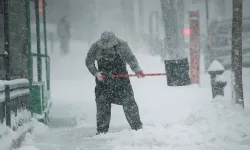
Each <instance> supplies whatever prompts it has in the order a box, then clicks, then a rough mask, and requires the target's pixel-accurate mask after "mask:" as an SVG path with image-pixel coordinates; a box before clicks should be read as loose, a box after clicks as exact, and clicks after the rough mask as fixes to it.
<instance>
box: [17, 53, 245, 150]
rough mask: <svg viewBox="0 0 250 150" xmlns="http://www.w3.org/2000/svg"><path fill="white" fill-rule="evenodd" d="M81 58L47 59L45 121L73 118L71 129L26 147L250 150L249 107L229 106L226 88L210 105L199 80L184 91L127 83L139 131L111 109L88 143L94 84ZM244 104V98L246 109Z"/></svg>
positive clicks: (147, 63) (47, 133)
mask: <svg viewBox="0 0 250 150" xmlns="http://www.w3.org/2000/svg"><path fill="white" fill-rule="evenodd" d="M79 54H81V55H79ZM85 55H86V52H81V51H77V52H74V53H73V52H72V53H71V54H69V56H66V57H65V58H63V59H62V58H60V57H57V58H55V57H56V54H54V56H53V55H52V57H54V58H52V97H53V106H52V112H51V113H52V114H51V115H52V116H53V117H58V118H63V117H65V118H75V120H76V123H77V126H75V127H68V128H67V127H62V128H45V127H42V129H39V128H38V129H37V130H39V131H42V130H43V131H44V132H41V133H39V134H38V133H36V134H34V135H31V136H29V138H31V139H32V140H33V142H32V144H30V145H33V146H35V147H37V148H38V149H39V150H85V149H86V150H111V149H113V150H128V149H129V150H167V149H169V150H170V149H171V150H172V149H174V150H189V149H190V150H222V149H224V150H236V149H237V150H249V149H250V111H249V107H246V109H245V110H242V109H240V108H238V107H237V106H233V105H232V103H231V96H230V94H229V93H230V91H231V90H230V89H229V87H230V85H228V86H227V87H226V91H227V92H229V93H226V95H225V97H224V98H223V97H218V98H216V99H214V100H212V95H211V89H210V85H209V83H210V80H209V77H208V75H205V74H202V78H201V79H202V84H201V86H198V85H190V86H185V87H168V86H167V84H166V77H147V78H144V79H137V78H131V81H132V84H133V88H134V91H135V97H136V101H137V103H138V105H139V108H140V114H141V119H142V121H143V123H144V128H143V129H142V130H140V131H131V130H130V128H129V126H128V123H127V122H126V119H125V116H124V114H123V110H122V107H121V106H115V105H113V107H112V120H111V129H110V133H107V134H106V135H99V136H94V137H91V136H92V135H94V134H95V132H96V130H95V113H96V110H95V101H94V80H93V77H92V76H91V75H90V74H89V73H88V71H87V69H86V67H85V66H84V58H85ZM137 56H138V60H139V62H140V64H141V67H142V68H143V69H144V72H145V73H150V72H164V65H163V64H162V63H161V61H160V58H157V57H150V56H143V55H139V54H138V55H137ZM74 60H77V62H74ZM59 64H60V65H61V66H64V68H59V67H57V66H58V65H59ZM77 64H78V65H77ZM79 64H82V65H79ZM79 66H80V67H79ZM69 68H70V69H71V70H69ZM67 70H68V72H67ZM246 73H247V74H248V73H249V72H248V71H247V72H246ZM227 76H228V81H230V78H229V75H228V74H227ZM248 81H250V80H248ZM249 89H250V88H249ZM245 93H246V92H245ZM249 98H250V96H249V95H248V94H246V98H245V99H246V103H247V104H249V101H250V100H249ZM247 106H249V105H247ZM30 143H31V142H30ZM26 147H27V145H26ZM22 150H26V149H22ZM27 150H28V149H27ZM32 150H33V149H32Z"/></svg>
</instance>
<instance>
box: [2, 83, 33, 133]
mask: <svg viewBox="0 0 250 150" xmlns="http://www.w3.org/2000/svg"><path fill="white" fill-rule="evenodd" d="M30 118H31V111H30V84H29V81H28V80H27V79H16V80H10V81H2V80H0V125H1V124H2V125H3V124H6V126H8V127H10V128H12V129H13V130H14V131H15V130H16V129H18V127H19V126H22V125H23V124H24V123H25V122H27V121H29V119H30Z"/></svg>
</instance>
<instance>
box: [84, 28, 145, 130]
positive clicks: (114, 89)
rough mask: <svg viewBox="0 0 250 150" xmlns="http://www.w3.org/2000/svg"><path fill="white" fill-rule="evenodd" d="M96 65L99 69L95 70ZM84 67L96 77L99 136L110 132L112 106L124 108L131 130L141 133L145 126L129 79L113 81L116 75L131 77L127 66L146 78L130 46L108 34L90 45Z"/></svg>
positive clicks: (123, 78) (103, 34)
mask: <svg viewBox="0 0 250 150" xmlns="http://www.w3.org/2000/svg"><path fill="white" fill-rule="evenodd" d="M95 61H97V65H98V67H96V66H95ZM85 63H86V66H87V68H88V70H89V71H90V73H91V74H92V75H93V76H95V77H96V87H95V101H96V107H97V134H100V133H106V132H108V130H109V124H110V117H111V104H117V105H122V106H123V110H124V113H125V116H126V119H127V121H128V123H129V125H130V127H131V128H132V129H133V130H138V129H141V128H142V125H143V124H142V122H141V119H140V114H139V108H138V105H137V103H136V101H135V98H134V91H133V88H132V86H131V83H130V79H129V77H128V76H127V77H118V78H113V77H112V75H113V74H125V75H126V74H128V70H127V68H126V64H127V63H128V64H129V66H130V68H131V69H132V70H133V71H134V72H135V74H136V76H137V77H138V78H141V77H145V75H144V73H143V71H142V69H141V68H140V66H139V63H138V61H137V59H136V57H135V56H134V54H133V52H132V50H131V49H130V47H129V46H128V44H127V42H125V41H123V40H121V39H119V38H117V37H116V36H115V34H114V33H112V32H108V31H105V32H103V33H102V35H101V38H100V39H99V40H97V41H96V42H95V43H94V44H92V45H91V47H90V50H89V51H88V54H87V57H86V59H85ZM97 68H98V69H97Z"/></svg>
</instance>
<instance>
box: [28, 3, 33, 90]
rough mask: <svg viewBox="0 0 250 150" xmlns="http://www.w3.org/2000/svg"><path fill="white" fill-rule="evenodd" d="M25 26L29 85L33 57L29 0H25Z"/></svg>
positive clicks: (31, 78)
mask: <svg viewBox="0 0 250 150" xmlns="http://www.w3.org/2000/svg"><path fill="white" fill-rule="evenodd" d="M26 18H27V20H26V21H27V22H26V26H27V32H28V37H27V39H28V74H29V82H30V86H31V84H32V81H33V57H32V52H31V37H30V36H31V29H30V0H26Z"/></svg>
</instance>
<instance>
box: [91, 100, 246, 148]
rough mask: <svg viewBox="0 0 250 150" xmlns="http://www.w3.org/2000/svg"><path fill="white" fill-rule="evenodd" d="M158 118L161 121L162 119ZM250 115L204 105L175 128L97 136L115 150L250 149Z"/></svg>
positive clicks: (159, 126) (148, 128) (218, 105)
mask: <svg viewBox="0 0 250 150" xmlns="http://www.w3.org/2000/svg"><path fill="white" fill-rule="evenodd" d="M162 116H163V115H159V116H158V117H162ZM249 117H250V115H249V114H246V113H245V112H244V111H242V110H238V109H236V108H234V107H230V106H226V105H224V104H222V103H220V102H214V103H210V104H209V103H204V105H203V107H202V108H200V110H199V111H197V112H192V113H189V115H188V117H187V118H185V119H182V120H180V121H179V122H178V123H172V124H165V125H164V124H155V125H151V126H149V125H146V126H145V127H144V129H142V130H140V131H137V132H136V131H130V130H123V131H121V132H117V133H108V134H107V135H101V136H97V137H95V138H101V139H102V138H103V139H108V140H110V142H109V144H111V145H114V146H115V147H114V150H125V149H139V150H141V149H142V150H144V149H145V150H147V149H153V150H158V149H168V148H169V149H181V150H184V149H197V150H198V149H199V150H203V149H204V150H205V149H211V150H212V149H213V150H220V149H228V150H234V149H241V150H247V149H249V148H250V135H249V133H250V121H249V119H248V120H246V119H247V118H249Z"/></svg>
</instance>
